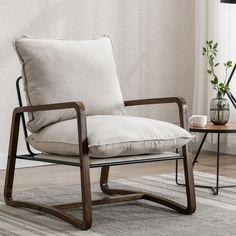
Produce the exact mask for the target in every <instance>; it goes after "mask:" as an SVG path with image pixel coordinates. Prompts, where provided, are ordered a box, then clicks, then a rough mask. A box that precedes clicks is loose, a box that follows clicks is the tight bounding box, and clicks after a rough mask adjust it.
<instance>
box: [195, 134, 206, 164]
mask: <svg viewBox="0 0 236 236" xmlns="http://www.w3.org/2000/svg"><path fill="white" fill-rule="evenodd" d="M207 134H208V133H207V132H206V133H205V134H204V136H203V139H202V141H201V144H200V146H199V148H198V150H197V153H196V155H195V157H194V160H193V166H194V165H195V163H196V162H197V158H198V156H199V154H200V152H201V150H202V146H203V144H204V142H205V139H206V137H207Z"/></svg>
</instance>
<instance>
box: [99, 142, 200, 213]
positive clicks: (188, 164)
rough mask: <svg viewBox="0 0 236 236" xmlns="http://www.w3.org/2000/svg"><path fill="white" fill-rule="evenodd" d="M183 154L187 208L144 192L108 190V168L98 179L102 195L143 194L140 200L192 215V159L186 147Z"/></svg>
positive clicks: (103, 168)
mask: <svg viewBox="0 0 236 236" xmlns="http://www.w3.org/2000/svg"><path fill="white" fill-rule="evenodd" d="M184 152H185V158H184V160H183V161H184V173H185V181H186V197H187V206H183V205H181V204H179V203H177V202H174V201H172V200H169V199H167V198H164V197H161V196H157V195H154V194H150V193H146V192H137V191H133V190H128V189H127V190H126V189H113V188H110V187H109V185H108V177H109V167H102V170H101V178H100V187H101V190H102V192H103V193H106V194H109V195H116V194H118V195H128V194H143V196H142V199H146V200H149V201H153V202H156V203H159V204H162V205H164V206H166V207H170V208H172V209H174V210H176V211H178V212H180V213H182V214H186V215H189V214H193V213H194V212H195V210H196V197H195V187H194V180H193V167H192V159H191V155H190V153H189V151H188V149H187V147H184Z"/></svg>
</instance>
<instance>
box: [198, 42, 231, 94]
mask: <svg viewBox="0 0 236 236" xmlns="http://www.w3.org/2000/svg"><path fill="white" fill-rule="evenodd" d="M202 50H203V51H202V55H203V56H206V57H207V59H208V64H209V67H208V70H207V73H208V74H209V75H210V76H211V84H212V85H213V89H214V90H216V91H217V96H218V97H224V96H225V94H226V92H228V91H229V90H230V88H229V84H227V78H228V71H229V69H230V68H231V67H232V65H233V62H232V61H227V62H226V63H224V67H225V79H224V81H223V82H222V81H221V80H219V78H218V76H217V75H216V72H215V70H216V67H218V66H219V65H220V63H218V62H216V61H215V60H216V57H217V53H218V43H217V42H214V41H213V40H210V41H206V46H205V47H203V49H202Z"/></svg>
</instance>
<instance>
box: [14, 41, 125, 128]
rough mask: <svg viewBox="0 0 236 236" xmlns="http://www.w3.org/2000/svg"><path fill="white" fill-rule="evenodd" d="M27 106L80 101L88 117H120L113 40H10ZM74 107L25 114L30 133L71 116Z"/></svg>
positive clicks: (120, 105)
mask: <svg viewBox="0 0 236 236" xmlns="http://www.w3.org/2000/svg"><path fill="white" fill-rule="evenodd" d="M14 46H15V49H16V52H17V54H18V56H19V59H20V62H21V63H22V76H23V80H24V87H25V92H26V99H27V103H28V105H42V104H51V103H60V102H71V101H82V102H83V103H84V104H85V111H86V114H87V115H123V114H125V108H124V102H123V98H122V94H121V90H120V85H119V81H118V78H117V74H116V67H115V63H114V59H113V55H112V45H111V40H110V39H109V38H108V37H102V38H99V39H94V40H84V41H70V40H49V39H35V38H29V37H25V36H22V37H20V38H17V39H16V40H15V41H14ZM75 117H76V113H75V111H74V110H73V109H67V110H57V111H47V112H34V113H30V114H29V122H28V128H29V129H30V130H31V131H32V132H37V131H39V130H40V129H41V128H42V127H44V126H47V125H49V124H51V123H55V122H58V121H63V120H68V119H73V118H75Z"/></svg>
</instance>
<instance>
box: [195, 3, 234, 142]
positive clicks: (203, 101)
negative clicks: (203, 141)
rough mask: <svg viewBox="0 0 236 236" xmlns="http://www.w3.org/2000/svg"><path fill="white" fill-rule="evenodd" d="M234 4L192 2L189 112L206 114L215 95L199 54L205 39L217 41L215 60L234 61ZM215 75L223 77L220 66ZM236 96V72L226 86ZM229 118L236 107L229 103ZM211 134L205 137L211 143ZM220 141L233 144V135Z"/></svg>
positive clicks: (205, 64) (212, 139)
mask: <svg viewBox="0 0 236 236" xmlns="http://www.w3.org/2000/svg"><path fill="white" fill-rule="evenodd" d="M235 26H236V4H222V3H220V0H197V1H196V44H195V49H196V68H195V86H194V99H193V114H206V115H209V104H210V100H211V99H212V98H213V97H214V96H215V94H214V92H213V89H212V86H211V84H210V82H209V78H208V76H207V73H206V70H207V66H208V65H207V60H206V58H204V57H203V56H202V55H201V52H202V47H203V46H204V45H205V42H206V40H211V39H212V40H214V41H217V42H219V54H218V61H219V62H221V63H224V62H225V61H227V60H232V61H233V62H234V63H235V62H236V30H235V29H236V27H235ZM218 74H219V78H222V80H223V79H224V78H225V71H224V68H223V66H221V68H219V69H218ZM230 88H231V92H232V93H233V94H235V96H236V74H235V76H234V78H233V80H232V83H231V85H230ZM230 114H231V116H230V121H232V122H236V110H235V109H234V107H233V106H232V105H231V113H230ZM214 139H215V138H214V136H212V137H211V138H209V139H208V141H209V142H212V143H214V142H215V140H214ZM223 142H224V143H226V145H227V146H233V145H235V144H236V136H235V135H227V136H225V137H224V139H223Z"/></svg>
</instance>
